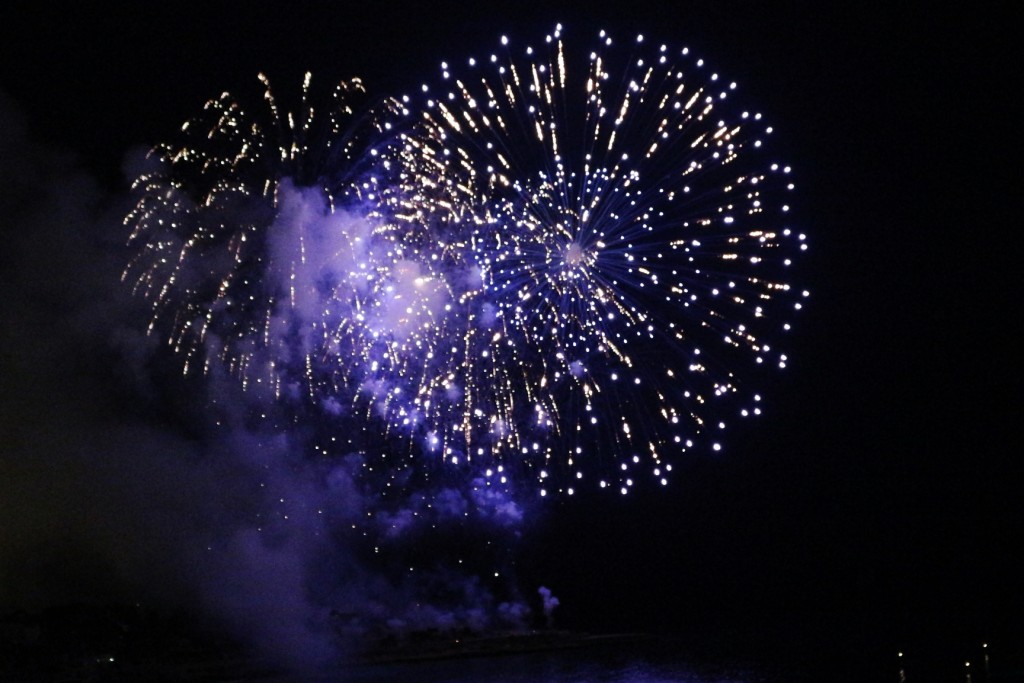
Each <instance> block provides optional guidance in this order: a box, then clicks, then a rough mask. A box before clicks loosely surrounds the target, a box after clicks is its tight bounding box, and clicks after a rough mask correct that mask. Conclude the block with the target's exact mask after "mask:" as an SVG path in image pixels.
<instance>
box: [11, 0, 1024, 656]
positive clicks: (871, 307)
mask: <svg viewBox="0 0 1024 683" xmlns="http://www.w3.org/2000/svg"><path fill="white" fill-rule="evenodd" d="M426 4H427V3H424V4H415V5H412V4H409V3H362V4H358V5H355V4H347V3H340V2H339V3H280V4H278V5H273V4H270V3H261V4H259V6H255V3H254V4H253V6H250V4H249V3H208V4H204V5H198V6H190V5H187V4H180V3H146V4H134V5H128V6H126V8H122V9H119V8H115V7H114V6H107V5H104V4H98V5H92V4H84V3H80V4H78V5H76V6H75V7H74V8H73V9H70V10H69V9H65V8H63V7H58V6H57V5H45V4H36V3H32V4H28V3H14V4H13V6H12V5H11V4H8V5H5V8H4V9H3V10H2V22H0V89H2V90H3V91H4V92H5V93H6V94H7V95H8V97H9V98H10V99H11V100H12V101H13V102H14V103H15V107H16V108H18V109H19V110H20V111H22V112H23V115H24V119H25V121H26V123H27V126H28V130H29V132H30V135H31V136H32V137H33V138H34V139H35V140H37V141H39V142H42V143H45V144H46V145H48V146H50V147H52V148H55V149H59V150H66V151H68V152H70V153H72V154H73V155H74V159H75V160H76V161H75V163H76V164H78V165H79V166H80V167H81V168H83V169H86V170H87V171H88V172H89V173H90V174H92V175H94V176H95V177H96V178H98V182H99V183H100V185H101V187H103V188H105V189H106V190H107V191H109V192H110V193H118V192H123V191H124V181H123V179H122V178H121V175H120V171H119V167H120V164H121V162H122V159H123V157H124V155H125V153H126V151H127V150H128V149H130V148H132V147H133V146H137V145H149V144H152V143H154V142H156V141H159V140H161V139H164V138H165V137H166V135H167V134H168V133H169V132H171V131H173V130H176V129H177V126H178V125H180V123H181V122H182V121H184V120H185V119H187V118H189V117H190V116H192V115H193V114H194V113H195V112H196V111H198V109H199V107H201V105H202V103H203V102H204V101H205V100H206V99H208V98H209V97H211V96H214V95H216V94H218V93H220V92H221V91H223V90H237V89H244V88H253V89H254V90H255V88H256V86H257V85H258V84H257V82H256V80H255V74H256V72H257V71H260V70H263V71H266V72H267V73H268V74H269V75H270V76H271V77H272V79H273V80H274V82H275V83H279V84H281V83H284V84H287V83H296V84H297V83H298V82H299V79H300V78H301V74H302V73H303V72H304V71H306V70H310V71H312V72H313V73H314V77H315V78H316V77H322V78H323V79H325V80H327V79H334V78H340V77H348V76H352V75H359V76H361V77H363V78H364V79H365V80H366V82H367V83H368V84H369V85H370V87H371V89H374V90H376V91H378V92H381V93H392V92H403V91H411V90H413V89H415V88H416V87H417V85H418V84H419V83H420V82H422V81H425V80H429V79H432V78H434V77H435V74H436V72H437V65H438V63H439V62H440V61H441V60H442V59H452V60H459V59H462V58H464V57H465V56H468V55H473V54H476V55H480V54H483V53H485V51H487V50H489V49H491V46H493V45H495V44H496V41H497V38H498V36H500V35H501V34H503V33H506V34H508V35H509V36H510V37H512V38H514V39H518V40H523V41H530V40H536V39H538V38H539V37H540V36H541V35H543V33H544V32H546V31H548V30H550V27H551V26H552V25H553V24H554V23H555V22H556V21H561V22H562V23H563V24H564V25H565V26H566V29H567V32H568V34H569V36H570V37H572V36H580V37H589V36H590V35H591V34H592V32H593V31H594V30H596V29H598V28H607V29H608V30H609V31H611V32H612V33H613V35H616V36H621V37H622V38H626V37H628V36H631V35H632V34H633V33H635V32H637V31H641V32H644V33H645V34H647V35H649V36H650V38H651V39H652V40H658V41H662V42H667V43H670V44H676V45H678V44H686V45H689V46H690V47H691V48H692V49H694V50H695V51H696V52H697V53H698V54H701V55H703V56H704V57H705V58H706V59H707V60H708V61H709V62H711V63H712V64H713V65H714V68H716V69H718V70H719V71H720V72H721V73H723V74H726V75H727V76H728V77H729V78H731V79H734V80H736V81H738V82H739V83H740V86H741V88H742V90H743V93H744V94H745V96H749V98H750V100H751V101H753V102H757V103H758V105H759V107H760V109H761V111H763V112H764V113H765V114H766V116H767V117H768V119H769V120H771V121H772V122H773V123H774V125H775V128H776V131H777V133H778V135H777V138H778V140H777V142H778V143H780V145H781V149H782V151H783V153H784V154H785V155H786V158H787V159H789V160H790V161H791V163H792V164H793V166H794V168H795V173H796V177H797V181H798V189H799V196H798V201H797V202H795V204H796V205H797V206H796V210H797V213H796V219H797V220H798V221H799V223H800V224H801V226H802V228H803V229H804V230H805V231H806V232H807V233H808V235H809V236H810V240H811V247H812V248H811V251H810V253H809V257H808V258H807V259H805V261H806V263H805V264H804V266H803V267H802V269H801V271H800V277H801V284H805V285H806V286H807V287H808V288H809V289H810V290H811V291H812V297H811V299H810V302H809V305H808V306H807V307H806V309H805V311H804V313H803V315H801V316H800V318H799V320H798V325H797V329H796V331H795V333H794V336H793V339H794V341H793V348H792V353H791V354H790V357H791V359H792V362H791V363H790V367H789V369H787V371H786V372H784V373H782V375H781V376H780V377H779V379H778V381H777V382H775V383H773V385H772V386H769V387H767V388H766V391H765V393H766V394H767V396H768V408H769V409H768V411H767V413H768V414H767V415H766V416H765V417H764V418H763V419H761V420H760V421H759V422H758V423H756V424H754V425H753V426H752V427H751V428H749V429H746V430H745V431H742V432H739V433H734V434H733V436H732V439H731V441H730V442H729V448H728V449H727V451H726V452H725V453H723V454H721V455H719V456H716V457H715V458H713V459H712V458H710V457H698V458H696V459H694V460H693V461H690V462H688V463H686V464H685V465H684V466H683V467H682V469H683V474H682V476H679V477H677V482H676V483H675V485H673V486H671V487H669V489H668V490H666V491H659V492H654V493H652V494H651V495H647V496H642V497H632V498H629V499H626V500H617V499H611V500H609V499H607V498H605V497H598V496H585V497H584V498H583V499H580V500H576V501H565V502H561V503H558V504H555V505H554V507H553V509H552V510H551V512H550V516H549V518H548V520H547V521H546V522H545V523H544V524H543V525H541V526H540V527H539V528H537V529H535V530H534V531H533V532H532V533H533V536H532V540H531V541H530V542H529V543H528V544H527V548H526V550H525V552H524V555H523V557H522V558H521V560H520V562H519V568H518V570H519V572H520V574H521V576H522V577H523V580H524V581H526V582H530V581H533V582H535V583H543V584H545V585H549V586H551V587H552V589H553V590H554V592H555V594H556V595H558V596H559V598H560V599H561V602H562V606H561V607H560V608H559V610H560V611H559V613H558V614H559V619H560V620H561V621H562V623H563V624H565V625H567V626H575V627H579V628H591V629H594V628H604V629H617V630H625V629H638V630H645V631H649V630H659V629H665V630H677V631H683V632H690V633H693V634H705V635H707V636H708V642H710V643H714V647H717V648H719V649H724V650H728V649H729V647H730V646H729V645H728V643H729V642H730V639H732V638H734V639H736V642H744V643H748V644H750V643H758V642H762V643H767V644H770V645H771V646H773V647H774V646H780V647H786V646H792V647H794V648H795V647H796V645H795V644H794V643H793V642H791V638H793V637H794V636H793V635H792V634H799V636H798V640H799V643H800V647H803V646H804V645H808V646H811V645H813V646H816V647H818V648H819V649H820V650H821V651H824V652H828V653H830V655H829V656H831V655H834V654H842V655H844V656H847V655H848V656H849V657H851V658H857V657H858V656H861V655H863V656H865V657H867V656H868V653H870V656H872V657H879V658H885V657H888V656H892V655H893V654H894V653H895V651H896V650H897V649H899V648H904V647H908V644H909V645H910V646H912V645H913V644H918V646H919V647H922V648H923V647H930V648H933V650H934V651H936V652H945V653H949V655H950V657H951V659H952V657H953V656H954V654H953V653H954V652H955V653H956V656H960V655H959V651H960V650H963V651H965V652H967V651H969V650H970V648H972V647H975V646H976V644H977V643H980V642H982V641H985V640H988V641H992V642H995V643H999V644H1000V645H1001V646H1002V647H1003V652H1004V653H1016V654H1017V655H1018V656H1019V655H1020V653H1021V652H1022V650H1024V648H1022V647H1021V640H1020V637H1021V635H1022V634H1024V596H1022V594H1021V593H1022V591H1021V579H1022V577H1024V560H1021V559H1020V558H1021V551H1022V550H1024V535H1022V523H1024V503H1022V495H1021V484H1022V483H1024V479H1022V466H1021V454H1022V453H1024V449H1022V448H1021V439H1020V424H1021V420H1022V418H1024V415H1022V411H1021V398H1020V397H1021V388H1022V387H1021V375H1020V363H1019V360H1018V359H1019V353H1020V346H1021V345H1020V343H1019V332H1018V331H1016V330H1017V325H1018V323H1017V321H1016V317H1017V314H1019V312H1020V304H1019V297H1018V296H1017V288H1018V286H1019V273H1020V266H1019V265H1018V260H1019V258H1020V255H1021V250H1020V246H1021V243H1020V237H1019V235H1020V228H1021V225H1020V216H1021V208H1022V207H1021V199H1020V191H1019V184H1020V180H1021V174H1020V171H1019V165H1018V164H1019V159H1020V142H1019V138H1020V121H1021V114H1022V112H1021V107H1020V100H1019V97H1018V96H1017V93H1016V91H1017V90H1018V88H1017V86H1018V83H1017V78H1018V77H1019V74H1018V71H1019V67H1020V55H1019V51H1018V50H1017V47H1016V40H1015V37H1012V36H1011V33H1012V31H1011V29H1010V26H1012V25H1013V24H1012V22H1010V21H1009V19H1008V17H1006V16H1000V14H999V13H997V12H995V11H994V10H991V9H989V8H986V7H985V6H983V5H982V4H975V5H972V6H966V5H959V6H957V8H955V9H947V10H940V9H939V8H938V3H935V4H932V3H927V4H926V3H920V4H918V3H911V4H909V5H904V6H903V8H902V9H876V10H871V9H867V8H866V7H865V5H866V4H870V3H850V4H849V5H848V6H846V7H844V8H839V9H836V8H826V7H824V3H811V2H793V3H786V2H768V3H742V2H732V1H728V2H693V3H671V4H670V3H660V2H649V1H646V0H638V1H633V2H625V3H620V4H618V5H613V6H609V7H606V8H598V7H596V3H554V4H552V5H550V6H548V7H546V8H545V9H524V8H523V6H522V3H514V2H507V3H505V2H487V3H466V4H462V3H453V4H434V5H433V6H432V7H430V8H428V7H427V6H426ZM1011 38H1014V39H1011ZM3 134H4V133H3V131H0V135H3ZM0 192H3V188H0ZM14 227H15V226H12V225H11V224H7V225H5V226H3V228H2V229H3V230H4V231H5V234H4V236H3V239H4V240H5V241H7V242H8V243H11V241H18V240H20V241H22V242H24V240H25V236H24V235H20V236H19V235H15V234H11V233H13V232H14ZM3 262H4V261H0V263H3ZM37 276H38V277H43V276H42V275H37ZM19 324H20V321H19V320H17V319H8V320H4V321H3V322H2V325H3V326H5V327H8V329H9V331H11V334H12V335H13V334H14V332H13V331H14V330H16V329H17V327H18V326H19ZM5 405H8V406H14V408H13V409H11V411H10V412H8V414H7V415H5V416H4V417H3V420H4V423H5V424H4V428H5V431H7V430H9V429H10V425H9V424H8V423H10V422H13V421H14V420H15V419H17V420H19V421H21V422H24V421H26V420H27V421H29V422H31V421H32V420H38V421H39V423H40V424H49V422H48V420H50V419H52V418H47V417H40V416H35V415H33V414H32V411H31V410H29V409H27V408H26V409H25V410H24V411H22V413H20V414H17V416H15V415H16V412H17V407H18V402H17V399H16V398H15V399H10V400H9V401H8V403H7V404H5ZM69 429H70V427H69ZM69 438H73V434H72V435H69ZM10 444H11V442H10V441H9V440H8V443H7V444H3V443H0V447H3V448H4V451H5V452H4V455H3V457H5V458H8V459H13V458H37V457H39V456H38V454H34V453H31V452H30V449H28V448H25V447H23V446H19V445H17V444H15V445H14V446H11V445H10ZM13 481H14V480H9V482H3V481H0V495H3V488H4V487H5V486H7V485H13V483H11V482H13ZM41 504H42V503H41ZM49 504H56V505H59V503H49ZM2 521H3V523H4V524H12V525H17V524H18V522H17V520H16V519H15V520H2ZM709 647H710V646H709ZM957 648H959V650H958V649H957ZM822 656H824V655H822Z"/></svg>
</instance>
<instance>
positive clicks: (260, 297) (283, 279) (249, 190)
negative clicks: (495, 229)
mask: <svg viewBox="0 0 1024 683" xmlns="http://www.w3.org/2000/svg"><path fill="white" fill-rule="evenodd" d="M260 79H261V81H262V82H263V84H264V86H265V92H264V97H263V101H262V102H261V103H260V104H259V105H258V106H257V107H254V108H252V109H249V108H246V107H244V106H243V105H242V104H241V103H240V102H239V101H238V100H237V99H236V98H235V97H234V96H232V95H231V94H229V93H225V94H223V95H221V96H220V97H219V98H216V99H213V100H211V101H209V102H207V104H206V106H205V107H204V109H203V112H202V114H201V115H200V116H198V117H197V118H195V119H193V120H191V121H189V122H188V123H186V124H185V125H184V126H183V127H182V134H181V139H180V140H179V141H177V142H175V143H169V144H164V145H161V146H159V147H157V148H155V149H154V150H153V151H152V153H151V154H150V158H151V160H152V163H151V167H150V169H149V170H148V171H147V172H145V173H143V174H142V175H140V176H139V178H138V179H137V180H136V181H135V186H134V187H135V190H136V192H137V193H138V195H139V199H138V202H137V204H136V206H135V208H134V210H133V211H132V212H131V213H130V214H129V215H128V217H127V219H126V222H127V223H128V224H129V225H130V226H131V228H132V234H131V237H130V243H131V244H132V245H133V246H134V247H135V248H136V256H135V258H134V259H133V260H132V261H131V262H130V263H129V265H128V267H127V268H126V270H125V272H124V276H123V277H124V279H125V280H127V281H129V282H131V283H132V284H133V286H134V289H135V291H136V293H138V294H140V295H142V296H144V297H146V298H147V299H148V300H149V301H150V302H151V304H152V320H151V322H150V331H151V332H153V333H157V334H166V335H167V343H168V344H169V345H170V346H171V347H172V348H173V349H174V350H175V351H176V352H178V353H180V354H181V355H182V356H183V357H184V363H183V367H184V371H185V373H186V374H187V373H189V372H192V371H195V370H197V369H198V370H200V371H201V372H204V373H206V372H209V371H210V369H211V362H218V363H220V364H223V366H225V367H226V368H227V369H228V371H229V372H231V373H232V374H233V375H235V376H237V377H239V378H240V379H241V381H242V382H243V384H244V385H245V386H246V387H247V388H252V387H256V386H260V387H264V388H265V389H266V390H267V391H268V392H272V393H273V395H274V396H275V397H277V398H281V397H283V396H287V395H289V394H292V395H294V394H296V393H297V392H300V390H301V389H303V388H304V389H305V391H304V392H303V393H305V394H307V396H308V397H309V398H312V399H314V400H320V398H321V397H322V394H323V392H324V388H323V387H322V386H320V385H321V383H322V382H323V381H324V373H323V372H320V371H319V370H318V368H320V366H322V365H323V364H324V363H325V362H327V361H328V360H329V362H330V365H331V372H332V373H335V374H336V373H337V369H338V366H339V364H338V359H339V358H350V359H353V361H352V362H351V363H348V364H345V367H346V368H348V369H349V370H351V369H352V367H353V366H354V364H355V363H356V362H357V361H359V360H360V359H362V358H365V357H366V356H367V355H368V351H367V350H366V346H367V345H369V344H371V343H372V342H371V341H370V340H371V339H372V337H373V332H374V327H375V325H376V326H378V327H380V326H387V327H389V328H390V329H393V330H400V329H401V325H402V323H395V322H393V321H391V320H389V311H388V310H387V301H386V299H387V297H386V295H385V296H382V292H384V291H385V290H387V289H388V287H389V281H390V280H392V279H395V278H397V279H402V278H406V277H412V276H414V275H415V272H414V271H415V268H414V266H412V265H410V263H409V262H408V261H406V260H405V258H404V252H405V251H407V250H408V248H407V247H406V246H405V241H406V237H407V235H405V234H403V235H401V236H398V235H396V234H395V232H394V230H393V227H392V226H391V225H390V224H389V223H388V222H386V221H385V220H383V219H382V218H381V217H380V215H379V213H378V211H377V208H378V207H379V206H383V205H384V202H383V201H382V197H381V196H380V195H379V193H380V194H383V195H387V194H388V192H389V190H388V188H387V186H386V183H384V185H385V187H384V188H383V189H382V190H378V186H379V185H380V184H381V180H382V179H383V178H385V177H386V175H387V168H388V164H387V163H386V162H378V161H377V159H376V158H375V150H374V145H375V144H377V143H379V142H380V141H381V140H382V139H385V138H386V132H385V130H386V127H387V125H388V124H387V123H385V122H384V119H385V118H387V116H388V115H391V114H392V113H393V111H394V109H395V106H396V105H395V103H394V102H392V101H385V102H383V103H379V104H377V105H375V106H371V105H370V104H369V103H368V98H367V97H366V95H365V90H364V88H363V85H362V83H361V82H360V81H359V80H358V79H353V80H350V81H342V82H340V83H339V84H338V85H337V86H336V87H335V89H334V90H333V92H332V94H331V97H330V98H329V100H328V101H327V102H325V103H324V105H323V107H322V109H318V108H316V107H314V105H313V104H312V103H311V101H310V99H311V98H310V83H311V78H310V76H309V74H307V75H306V78H305V80H304V82H303V86H302V98H301V105H300V108H299V109H298V110H297V113H293V112H291V111H286V110H282V109H280V108H279V106H278V104H277V100H276V99H275V96H274V94H273V91H272V90H271V88H270V83H269V81H268V80H267V79H266V77H264V76H262V75H261V76H260ZM391 317H393V316H391ZM405 324H407V325H411V323H407V322H406V323H405Z"/></svg>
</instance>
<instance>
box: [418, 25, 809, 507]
mask: <svg viewBox="0 0 1024 683" xmlns="http://www.w3.org/2000/svg"><path fill="white" fill-rule="evenodd" d="M441 76H442V78H441V81H440V84H439V85H434V86H427V85H425V86H423V88H422V94H421V95H419V96H417V97H416V98H407V99H406V103H407V105H408V106H410V107H412V108H413V109H417V108H422V110H423V113H422V119H421V122H420V130H419V131H418V133H417V134H414V135H410V136H409V137H408V138H407V139H406V152H407V154H408V155H409V157H410V158H411V159H418V162H417V161H412V162H409V164H408V165H409V166H411V167H418V168H419V169H421V171H420V173H421V175H422V176H423V177H426V178H429V181H430V182H429V183H428V186H429V188H430V193H429V196H427V197H425V198H424V201H423V202H422V203H423V206H424V207H426V208H425V209H424V211H425V213H426V214H427V215H428V216H429V219H428V220H429V221H430V222H432V224H433V225H434V226H436V227H435V229H436V230H437V231H438V234H439V237H438V239H437V250H438V252H439V253H438V254H437V256H436V258H437V259H438V260H440V261H441V262H443V263H446V264H449V265H447V266H446V268H447V269H448V270H449V271H455V272H458V273H460V277H459V281H460V282H461V283H462V285H461V286H460V287H458V288H453V289H454V290H455V294H456V296H455V297H454V299H453V309H452V311H451V312H449V314H448V315H447V316H446V317H445V318H444V320H443V322H442V325H443V327H444V330H445V333H444V334H443V335H441V337H442V338H443V339H444V343H443V344H441V345H440V346H439V347H438V348H433V349H432V353H434V354H435V355H436V358H435V359H434V361H433V363H432V364H431V366H430V369H431V370H433V372H428V374H427V376H425V377H424V378H423V380H422V381H421V382H420V383H419V386H418V387H417V393H416V397H415V399H414V400H413V401H412V403H413V404H414V405H415V407H416V409H417V410H418V411H420V412H421V413H423V414H424V420H423V421H424V422H425V423H427V424H428V425H431V426H432V429H429V430H428V431H427V432H426V435H427V436H426V442H425V444H424V447H425V449H426V450H427V451H428V452H431V451H432V452H436V453H439V454H440V455H441V457H444V458H445V459H446V460H448V461H449V462H451V463H453V464H457V463H459V462H460V461H462V460H466V459H470V460H475V461H476V462H477V463H478V464H479V467H481V468H482V469H483V471H484V472H485V474H487V476H488V477H493V476H499V471H500V470H503V469H504V470H507V469H510V468H511V469H514V470H515V471H517V472H522V471H526V472H528V473H529V474H530V475H531V476H532V477H535V478H536V479H537V480H538V481H539V482H540V486H541V493H542V494H544V493H546V492H547V491H548V490H557V491H565V492H568V493H570V494H571V493H572V492H573V490H574V487H576V486H578V485H579V484H581V483H585V482H587V481H589V482H591V483H592V484H597V485H600V486H601V487H609V486H613V487H615V488H617V489H618V490H620V491H622V492H623V493H626V492H627V491H628V490H629V488H630V487H632V486H633V485H634V484H635V483H636V482H637V481H638V480H639V479H640V478H641V477H648V478H653V479H654V480H655V481H657V482H660V483H662V484H664V483H666V481H667V478H668V473H669V472H670V471H671V467H672V464H671V461H672V459H673V457H675V456H677V455H678V454H679V453H680V452H682V451H685V450H686V449H689V448H694V447H696V446H697V445H698V444H699V443H700V442H702V441H703V442H704V443H705V444H707V446H708V447H710V448H712V449H714V450H718V449H720V447H721V446H720V440H719V439H720V432H721V430H723V429H724V428H725V426H726V424H727V423H728V422H730V421H732V419H733V418H734V417H741V416H747V415H751V414H758V413H760V408H759V401H760V396H759V395H758V394H757V393H756V390H753V389H752V388H751V387H750V386H749V384H748V382H747V379H748V377H753V376H754V373H753V372H752V371H753V370H756V368H757V366H758V365H762V364H777V365H778V366H780V367H784V366H785V363H786V356H785V355H784V354H783V353H781V352H780V351H779V350H777V349H776V348H775V343H774V340H775V339H776V338H777V337H778V336H779V335H780V334H781V333H783V332H784V331H785V330H788V329H789V322H788V321H789V317H790V316H791V315H792V313H793V311H794V309H798V308H799V307H800V304H799V299H800V298H802V296H806V292H801V293H797V292H796V291H795V290H794V289H793V287H792V286H791V285H790V284H789V283H788V281H787V280H786V275H785V272H786V269H787V267H788V266H790V265H791V263H792V259H793V257H794V254H797V253H799V252H800V251H801V250H803V249H805V248H806V247H805V245H804V243H803V242H804V237H803V235H800V234H795V233H794V232H793V231H792V230H791V229H790V228H788V227H787V212H788V209H789V207H788V205H787V201H788V194H789V192H790V191H791V190H792V189H793V184H792V182H791V181H790V179H789V171H790V169H789V167H788V166H786V165H785V164H782V163H779V162H778V161H776V160H775V159H774V157H773V156H772V153H771V152H770V151H769V145H768V142H769V140H770V138H771V134H772V129H771V127H769V126H767V125H766V124H765V123H764V122H763V121H762V118H761V116H760V115H759V114H757V113H752V112H748V111H743V110H742V109H738V108H736V107H735V106H733V104H732V99H733V95H734V93H733V91H734V89H735V87H736V86H735V84H733V83H726V82H724V81H723V80H722V79H720V77H719V76H718V75H717V74H714V73H710V72H709V70H708V68H707V67H706V66H705V65H704V63H703V62H702V60H700V59H697V58H694V57H692V56H691V55H690V54H689V52H688V50H686V49H682V50H675V51H672V50H669V49H668V48H667V47H666V46H660V47H649V46H647V45H646V44H645V43H644V40H643V38H642V37H637V39H636V41H635V43H633V44H631V45H623V46H618V45H615V44H614V43H613V41H612V39H611V38H610V37H609V36H607V35H606V34H605V33H601V34H600V36H599V41H598V45H596V46H595V48H594V49H593V50H591V51H589V52H586V53H576V52H574V51H573V50H570V49H568V48H567V47H566V46H565V45H564V44H563V38H562V35H561V28H560V27H559V28H557V29H556V30H555V32H554V33H553V34H551V35H549V36H547V37H546V39H545V40H544V42H543V44H542V45H541V46H539V49H538V48H535V47H532V46H521V47H514V46H511V45H509V43H508V41H507V39H504V38H503V39H502V49H501V52H500V54H494V55H491V56H489V58H487V59H482V60H475V59H469V60H468V61H467V62H466V63H465V64H464V65H463V66H462V67H459V68H456V67H454V66H450V65H449V64H447V63H443V64H442V74H441ZM413 102H414V103H415V105H413V104H409V103H413Z"/></svg>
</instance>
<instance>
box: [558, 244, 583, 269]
mask: <svg viewBox="0 0 1024 683" xmlns="http://www.w3.org/2000/svg"><path fill="white" fill-rule="evenodd" d="M562 261H563V262H564V263H565V265H566V266H567V267H569V268H575V267H577V266H583V265H585V264H586V262H587V251H586V250H585V249H584V248H583V247H582V246H580V245H579V244H577V243H576V242H570V243H569V244H567V245H566V247H565V251H564V252H563V253H562Z"/></svg>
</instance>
